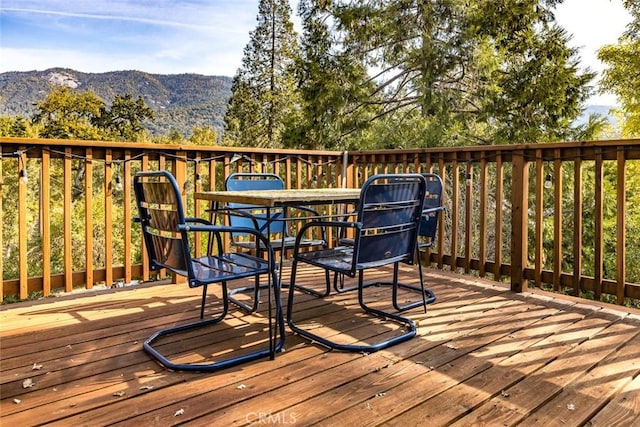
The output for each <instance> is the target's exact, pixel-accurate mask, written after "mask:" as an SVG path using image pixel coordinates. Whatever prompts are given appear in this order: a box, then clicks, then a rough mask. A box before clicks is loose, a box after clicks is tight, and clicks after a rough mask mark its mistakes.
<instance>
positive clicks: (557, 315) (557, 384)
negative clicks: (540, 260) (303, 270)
mask: <svg viewBox="0 0 640 427" xmlns="http://www.w3.org/2000/svg"><path fill="white" fill-rule="evenodd" d="M380 274H382V273H380ZM403 274H404V273H403ZM317 277H321V276H318V275H317V274H314V273H313V272H309V274H307V275H306V276H305V280H307V281H309V280H312V279H313V278H317ZM409 277H413V276H407V280H409V279H408V278H409ZM425 277H426V279H427V281H428V284H429V287H430V288H431V289H433V290H434V291H435V292H436V295H437V297H438V300H437V301H436V302H435V303H434V304H433V305H430V306H429V310H428V312H427V313H426V314H424V313H423V312H422V311H421V310H420V309H416V310H412V311H410V312H409V316H410V317H411V318H413V319H414V320H415V321H416V322H419V336H418V337H416V338H414V339H412V340H409V341H407V342H405V343H402V344H399V345H396V346H394V347H391V348H389V349H387V350H383V351H380V352H377V353H371V354H351V353H340V352H327V351H326V350H325V349H323V348H322V347H319V346H316V345H314V344H311V343H309V342H307V341H304V340H302V339H300V338H299V337H297V336H294V335H292V334H291V333H288V336H287V344H286V351H285V352H283V353H281V354H278V356H277V357H276V359H275V360H273V361H270V360H266V359H265V360H261V361H257V362H251V363H247V364H244V365H241V366H238V367H236V368H230V369H225V370H222V371H219V372H215V373H184V372H171V371H168V370H166V369H164V368H163V367H162V366H159V365H158V364H157V363H156V362H154V361H153V360H152V359H151V358H150V357H149V356H148V355H147V354H146V353H145V352H144V351H143V350H142V341H143V340H144V339H145V338H147V337H148V336H149V335H150V334H151V333H152V332H153V331H155V330H156V329H159V328H161V327H164V326H166V325H172V324H179V323H185V322H187V321H189V320H194V319H195V318H196V317H197V316H198V306H199V292H200V290H199V289H188V287H187V286H186V285H157V284H156V285H153V286H148V285H141V286H137V287H130V288H122V289H117V290H107V291H102V292H95V293H88V294H87V295H82V296H74V298H69V297H58V298H51V299H45V300H42V301H37V302H30V303H18V304H14V305H9V306H3V307H2V309H1V311H0V320H1V323H0V331H1V332H0V338H1V341H0V345H1V359H0V362H1V374H0V377H1V383H0V386H1V387H2V388H1V398H2V400H1V420H0V424H2V425H3V426H16V427H17V426H21V427H22V426H30V425H42V424H46V425H65V426H69V425H73V426H77V425H90V426H98V425H113V424H116V425H117V424H119V425H136V426H145V425H158V426H166V425H173V424H181V423H186V424H189V425H196V426H197V425H207V426H210V425H221V426H222V425H247V424H257V425H264V424H288V425H311V424H314V425H316V424H318V425H327V426H330V425H338V426H346V425H348V426H371V425H379V424H385V425H398V426H408V425H423V426H424V425H427V426H438V425H451V424H453V425H472V424H476V425H499V426H503V425H516V424H518V425H525V426H530V425H540V426H579V425H585V424H587V425H590V426H607V427H609V426H613V425H615V426H623V425H640V377H639V376H638V373H639V372H640V335H639V333H640V328H639V327H638V326H639V325H640V316H639V315H638V313H637V312H629V311H620V310H619V309H617V308H614V307H610V306H604V305H591V304H589V302H588V301H584V300H583V301H578V300H575V299H565V298H558V297H551V296H549V295H544V294H541V293H526V294H514V293H512V292H510V291H509V290H508V289H506V288H505V287H502V286H500V285H497V284H496V283H494V282H489V281H484V280H478V279H475V278H472V277H469V276H461V275H455V274H450V273H443V272H439V271H432V270H428V271H427V272H426V273H425ZM367 292H368V293H370V294H371V295H370V297H371V298H382V299H383V300H385V301H386V300H388V296H387V295H386V292H387V290H386V289H380V288H376V289H369V290H368V291H367ZM285 296H286V295H285ZM212 300H215V298H212ZM328 300H330V302H331V304H327V301H322V300H320V299H317V298H313V297H311V296H308V297H306V300H305V302H304V303H303V304H301V305H300V306H299V307H300V309H301V310H304V311H303V312H302V313H301V316H304V315H306V314H311V313H317V312H318V311H319V310H324V312H325V313H330V314H328V315H327V316H326V318H327V319H328V320H326V322H323V325H320V324H319V323H317V324H315V325H316V327H318V328H324V330H325V331H326V333H327V334H339V332H338V330H340V331H342V336H343V337H344V339H349V340H358V339H359V340H365V341H366V340H367V339H368V338H370V337H372V336H376V335H378V334H382V333H390V332H389V330H388V327H387V326H386V325H384V324H381V323H380V322H379V321H376V320H374V319H367V318H364V319H363V318H362V317H361V316H358V315H357V313H359V312H360V310H359V309H358V308H357V306H354V302H355V294H354V293H349V294H346V295H344V294H343V295H339V296H332V297H330V298H329V299H328ZM232 314H233V315H234V316H232V317H230V320H229V321H228V322H227V325H226V326H228V325H233V326H234V328H235V329H236V330H235V331H234V332H235V335H242V337H243V338H242V339H243V341H244V342H245V343H248V342H251V341H258V340H262V339H264V336H266V335H265V333H264V325H265V320H264V317H263V316H260V315H254V316H240V313H238V312H236V311H233V312H232ZM358 322H365V323H364V324H362V323H358ZM298 323H301V321H298ZM218 326H222V325H218ZM218 326H214V327H212V329H211V330H207V331H201V332H199V334H200V335H199V336H197V334H193V335H192V336H190V337H189V338H185V339H184V340H182V341H179V342H168V343H167V344H166V348H167V350H168V351H173V350H175V351H181V352H182V354H181V355H179V356H177V357H181V358H184V359H191V360H197V359H198V358H201V357H203V355H212V354H216V353H220V352H224V351H225V349H227V348H229V343H232V344H233V343H235V344H238V342H236V341H221V340H224V339H225V338H228V337H229V335H225V333H224V332H219V333H217V334H213V333H212V331H219V330H220V328H219V327H218ZM203 334H204V335H203ZM232 336H233V335H232ZM172 346H173V347H172ZM171 349H173V350H171ZM28 380H30V381H31V383H32V385H31V386H28V384H29V381H28Z"/></svg>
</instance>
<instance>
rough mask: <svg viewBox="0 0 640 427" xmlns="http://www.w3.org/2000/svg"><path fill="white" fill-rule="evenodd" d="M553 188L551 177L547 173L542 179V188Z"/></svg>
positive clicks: (549, 173)
mask: <svg viewBox="0 0 640 427" xmlns="http://www.w3.org/2000/svg"><path fill="white" fill-rule="evenodd" d="M551 187H553V177H552V176H551V172H547V176H546V177H545V178H544V188H551Z"/></svg>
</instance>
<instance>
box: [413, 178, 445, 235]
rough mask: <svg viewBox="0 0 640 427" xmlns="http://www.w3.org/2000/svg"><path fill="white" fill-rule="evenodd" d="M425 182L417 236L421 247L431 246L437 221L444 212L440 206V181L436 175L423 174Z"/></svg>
mask: <svg viewBox="0 0 640 427" xmlns="http://www.w3.org/2000/svg"><path fill="white" fill-rule="evenodd" d="M423 176H424V177H425V180H426V181H427V193H426V195H425V201H424V215H423V216H422V221H421V222H420V231H419V235H420V237H421V238H423V239H421V243H420V246H421V247H430V246H433V244H434V242H435V238H436V232H437V231H438V220H439V218H440V215H441V212H442V211H443V210H444V206H442V191H443V184H442V179H440V177H439V176H438V175H436V174H433V173H427V174H423Z"/></svg>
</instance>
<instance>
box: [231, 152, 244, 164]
mask: <svg viewBox="0 0 640 427" xmlns="http://www.w3.org/2000/svg"><path fill="white" fill-rule="evenodd" d="M241 159H242V156H241V155H240V154H238V153H236V154H234V155H233V157H231V160H229V164H231V163H235V162H237V161H238V160H241Z"/></svg>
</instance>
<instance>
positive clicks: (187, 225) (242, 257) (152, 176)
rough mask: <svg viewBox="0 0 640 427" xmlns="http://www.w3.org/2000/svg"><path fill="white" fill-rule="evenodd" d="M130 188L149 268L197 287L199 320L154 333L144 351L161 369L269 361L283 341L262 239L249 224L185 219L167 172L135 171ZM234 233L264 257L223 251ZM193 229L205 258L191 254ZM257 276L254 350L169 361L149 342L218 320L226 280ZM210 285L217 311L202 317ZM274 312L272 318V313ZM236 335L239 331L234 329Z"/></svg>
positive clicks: (273, 274) (269, 255)
mask: <svg viewBox="0 0 640 427" xmlns="http://www.w3.org/2000/svg"><path fill="white" fill-rule="evenodd" d="M134 192H135V196H136V201H137V206H138V213H139V217H138V218H137V219H136V221H137V222H139V223H140V224H141V226H142V232H143V236H144V242H145V246H146V252H147V255H148V258H149V265H150V268H151V270H154V271H155V270H159V269H165V268H166V269H168V270H170V271H172V272H174V273H175V274H178V275H180V276H185V277H186V278H187V282H188V285H189V287H202V302H201V307H200V320H199V321H197V322H193V323H189V324H184V325H180V326H175V327H171V328H167V329H162V330H160V331H158V332H156V333H154V334H153V335H152V336H151V337H150V338H148V339H147V340H146V341H145V342H144V344H143V348H144V350H145V351H146V352H147V353H149V354H150V355H151V356H152V357H154V358H155V359H157V360H158V361H159V362H160V363H161V364H162V365H164V366H165V367H167V368H169V369H172V370H182V371H213V370H217V369H222V368H225V367H229V366H233V365H237V364H239V363H243V362H247V361H250V360H255V359H258V358H262V357H266V356H269V357H270V358H272V359H273V358H274V357H275V353H276V352H277V351H279V350H280V349H282V347H283V345H284V321H283V313H282V304H281V300H280V286H279V283H278V275H277V271H276V270H277V264H276V262H275V258H274V254H273V250H272V249H271V246H270V245H269V243H268V241H267V239H266V238H265V237H264V236H263V235H262V234H260V233H259V232H258V231H256V230H254V229H253V228H247V229H242V228H237V227H227V226H216V225H212V224H211V222H209V221H207V220H204V219H200V218H187V217H186V216H185V213H184V208H183V202H182V197H181V194H180V190H179V187H178V184H177V182H176V180H175V178H174V177H173V176H172V175H171V174H170V173H169V172H167V171H148V172H138V173H137V174H136V175H135V177H134ZM235 232H242V233H246V234H248V235H253V237H254V238H255V239H256V241H261V242H262V245H263V247H264V253H265V254H266V259H263V258H258V257H255V256H252V255H250V254H244V253H235V252H225V251H224V245H223V239H224V238H225V236H227V237H228V236H229V235H230V234H231V233H235ZM196 233H201V234H202V235H203V236H205V237H206V238H208V239H209V245H208V246H209V248H210V251H209V253H207V254H206V255H205V256H200V257H194V255H193V252H192V248H191V247H190V243H189V241H190V237H193V235H195V234H196ZM257 275H266V276H267V278H268V280H267V282H268V288H269V296H268V300H269V304H268V305H269V306H268V309H267V312H268V329H269V331H268V332H269V338H268V343H267V344H264V342H262V341H259V337H256V338H255V340H256V341H259V342H257V343H256V344H255V347H256V348H257V349H256V350H251V351H249V350H246V351H241V352H236V350H237V349H236V350H233V351H232V352H231V353H230V355H229V356H227V357H225V358H222V359H219V360H215V361H212V362H209V363H180V362H174V361H172V360H171V359H170V358H169V357H168V356H165V355H164V354H162V353H161V351H160V350H158V349H157V348H156V347H154V343H155V342H156V341H157V340H159V339H160V338H161V337H163V336H167V335H172V334H178V333H181V332H187V331H191V330H193V329H197V328H202V327H206V326H209V325H212V324H215V323H220V322H222V321H223V320H224V319H225V317H226V315H227V313H228V309H229V296H228V290H227V282H229V281H233V280H237V279H243V278H251V277H253V276H257ZM211 284H217V285H219V286H220V288H221V293H222V310H221V313H220V314H218V315H217V316H215V317H212V318H209V319H205V316H204V312H205V302H206V297H207V288H208V286H209V285H211ZM274 306H275V307H274ZM274 310H275V319H274V318H273V317H272V312H273V311H274ZM238 333H242V332H241V331H240V330H238ZM256 335H259V334H256Z"/></svg>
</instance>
